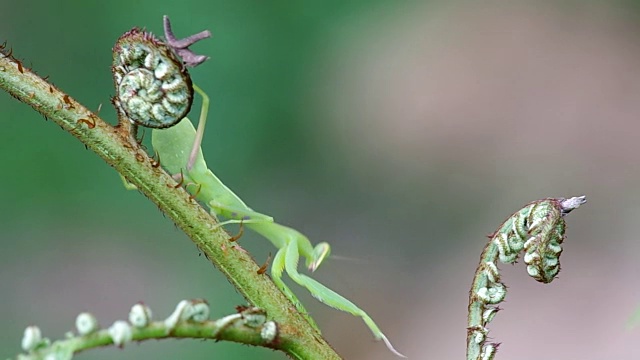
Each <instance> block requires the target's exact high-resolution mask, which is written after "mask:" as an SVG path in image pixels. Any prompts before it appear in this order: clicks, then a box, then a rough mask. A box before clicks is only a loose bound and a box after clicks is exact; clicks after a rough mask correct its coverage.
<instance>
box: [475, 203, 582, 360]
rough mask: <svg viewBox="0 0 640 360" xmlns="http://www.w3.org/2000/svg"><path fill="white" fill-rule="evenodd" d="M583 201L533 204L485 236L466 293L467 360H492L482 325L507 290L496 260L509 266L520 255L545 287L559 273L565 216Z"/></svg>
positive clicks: (491, 348)
mask: <svg viewBox="0 0 640 360" xmlns="http://www.w3.org/2000/svg"><path fill="white" fill-rule="evenodd" d="M586 201H587V200H586V197H585V196H578V197H572V198H569V199H565V198H556V199H554V198H547V199H542V200H538V201H534V202H532V203H530V204H528V205H527V206H525V207H523V208H522V209H520V210H519V211H518V212H516V213H514V214H513V215H511V216H510V217H509V218H508V219H507V220H505V221H504V222H503V223H502V225H501V226H500V227H499V228H498V230H497V231H496V232H495V233H493V234H492V235H490V236H489V238H490V240H489V243H488V244H487V246H486V247H485V248H484V251H483V252H482V256H481V257H480V264H479V265H478V269H477V270H476V274H475V277H474V278H473V284H472V286H471V291H470V292H469V317H468V323H467V360H492V359H493V358H494V357H495V354H496V351H497V349H498V344H495V343H490V344H487V343H486V339H487V335H488V332H489V331H488V329H487V325H488V324H489V323H490V322H491V320H493V318H494V317H495V315H496V314H497V313H498V310H499V308H498V306H497V305H498V304H500V303H501V302H502V301H503V300H504V298H505V296H506V295H507V287H506V286H505V285H504V284H503V283H502V282H501V281H500V273H499V271H498V267H497V261H498V259H499V260H500V261H502V262H503V263H505V264H512V263H514V262H515V261H516V260H517V259H518V256H519V254H520V251H522V250H524V251H525V254H524V262H525V264H526V265H527V273H529V275H530V276H531V277H533V278H534V279H536V280H537V281H539V282H542V283H545V284H546V283H550V282H551V281H553V279H555V277H556V275H558V273H559V272H560V254H561V253H562V247H561V244H562V242H563V241H564V232H565V222H564V216H565V215H566V214H568V213H569V212H571V211H572V210H574V209H577V208H578V207H579V206H580V205H582V204H584V203H585V202H586Z"/></svg>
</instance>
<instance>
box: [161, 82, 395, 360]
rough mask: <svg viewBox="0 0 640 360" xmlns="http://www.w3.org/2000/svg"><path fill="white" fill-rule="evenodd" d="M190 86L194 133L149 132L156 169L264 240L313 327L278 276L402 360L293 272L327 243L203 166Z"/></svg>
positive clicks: (315, 262)
mask: <svg viewBox="0 0 640 360" xmlns="http://www.w3.org/2000/svg"><path fill="white" fill-rule="evenodd" d="M193 87H194V90H195V91H196V92H197V93H198V94H200V95H201V96H202V98H203V101H202V109H201V113H200V119H199V123H198V130H197V131H196V129H195V128H194V126H193V124H192V123H191V121H190V120H189V119H188V118H184V119H183V120H182V121H180V122H179V123H178V124H176V125H174V126H172V127H170V128H167V129H153V132H152V140H151V142H152V145H153V149H154V151H156V152H157V154H158V156H159V158H160V159H161V164H162V166H163V167H164V168H165V169H166V170H167V171H168V172H169V173H171V174H174V177H176V176H177V179H179V180H180V181H181V183H182V184H184V185H185V187H186V188H187V190H188V191H189V192H190V193H191V194H193V196H194V197H195V198H196V199H197V200H199V201H201V202H202V203H204V204H205V205H206V206H208V207H209V209H210V211H211V213H212V214H214V215H216V216H222V217H224V218H225V219H227V221H225V222H222V223H220V225H224V224H227V223H240V224H241V225H243V226H246V227H248V228H250V229H252V230H254V231H255V232H257V233H259V234H260V235H262V236H263V237H265V238H267V239H268V240H269V241H271V243H272V244H273V245H274V246H275V247H276V248H278V251H277V253H276V255H275V257H274V259H273V263H272V265H271V275H272V279H273V281H274V283H275V284H276V285H277V286H278V287H279V288H280V289H281V290H282V292H283V293H284V294H285V295H286V296H287V297H288V298H289V299H290V300H291V301H292V302H293V303H294V304H295V306H296V308H297V309H298V310H299V311H300V312H301V313H302V314H303V315H304V316H305V317H306V318H307V319H308V321H309V322H310V323H311V324H312V325H313V326H314V327H315V328H316V329H317V325H316V324H315V322H314V321H313V319H312V318H311V317H310V316H309V315H308V313H307V311H306V310H305V309H304V307H303V306H302V304H301V303H300V301H299V300H298V298H297V297H296V296H295V294H294V293H293V292H292V291H291V289H289V287H288V286H287V285H286V284H285V283H284V281H283V280H282V274H283V272H286V273H287V275H289V277H290V278H291V279H292V280H293V281H295V282H296V283H298V284H299V285H301V286H303V287H305V288H306V289H307V290H308V291H309V292H310V293H311V295H312V296H313V297H315V298H316V299H318V300H319V301H321V302H323V303H325V304H326V305H328V306H331V307H333V308H335V309H338V310H341V311H344V312H347V313H350V314H352V315H354V316H358V317H361V318H362V319H363V320H364V322H365V324H366V325H367V326H368V327H369V329H370V330H371V332H372V333H373V335H374V336H375V338H376V339H377V340H383V341H384V343H385V345H386V346H387V348H388V349H389V350H390V351H391V352H393V353H394V354H395V355H397V356H400V357H405V356H404V355H402V354H401V353H399V352H398V351H397V350H396V349H395V348H394V347H393V346H392V345H391V342H390V341H389V340H388V339H387V337H386V336H385V335H384V333H382V331H381V330H380V328H379V327H378V326H377V325H376V323H375V322H374V321H373V319H372V318H371V317H370V316H369V315H368V314H367V313H366V312H364V311H363V310H362V309H360V308H359V307H358V306H356V305H355V304H354V303H352V302H351V301H349V300H348V299H346V298H345V297H343V296H341V295H340V294H338V293H336V292H335V291H333V290H331V289H329V288H327V287H326V286H324V285H322V284H321V283H320V282H318V281H316V280H314V279H313V278H311V277H309V276H307V275H304V274H301V273H299V272H298V261H299V259H300V257H301V256H302V257H304V259H305V260H306V265H307V268H308V269H309V270H310V271H312V272H313V271H315V270H316V269H317V268H318V267H319V266H320V264H321V263H322V262H323V261H324V260H325V259H326V258H327V257H328V256H329V253H330V246H329V244H328V243H326V242H322V243H320V244H318V245H316V246H315V247H313V246H312V245H311V242H310V241H309V239H308V238H307V237H306V236H304V235H303V234H301V233H300V232H298V231H296V230H294V229H292V228H290V227H287V226H283V225H280V224H278V223H276V222H274V220H273V218H272V217H270V216H268V215H264V214H261V213H258V212H256V211H254V210H252V209H251V208H250V207H248V206H247V205H246V204H245V203H244V202H243V201H242V200H241V199H240V198H239V197H238V196H237V195H236V194H234V193H233V192H232V191H231V190H230V189H229V188H228V187H227V186H226V185H224V184H223V183H222V181H220V179H219V178H218V177H217V176H216V175H215V174H214V173H213V172H212V171H211V170H210V169H209V168H208V167H207V163H206V162H205V160H204V156H203V155H202V149H201V146H200V145H201V142H202V137H203V134H204V128H205V125H206V119H207V112H208V109H209V97H208V96H207V95H206V93H204V91H202V90H201V89H200V88H199V87H197V86H195V85H194V86H193ZM180 177H181V178H180Z"/></svg>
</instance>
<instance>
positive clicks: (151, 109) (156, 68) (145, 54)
mask: <svg viewBox="0 0 640 360" xmlns="http://www.w3.org/2000/svg"><path fill="white" fill-rule="evenodd" d="M111 71H112V73H113V79H114V82H115V86H116V90H117V94H116V97H115V98H114V104H115V105H116V108H117V109H118V111H121V112H123V113H124V114H126V116H127V118H129V120H130V121H131V122H133V123H135V124H138V125H140V126H145V127H150V128H156V129H162V128H167V127H170V126H173V125H175V124H177V123H178V122H179V121H180V120H182V119H183V118H184V117H185V116H187V113H188V112H189V110H190V109H191V104H192V103H193V84H192V83H191V78H190V77H189V73H188V72H187V69H186V67H185V66H184V64H183V63H182V61H181V60H180V59H178V56H177V55H176V54H175V53H174V51H173V50H172V49H171V48H170V47H168V46H167V45H166V44H165V43H163V42H161V41H160V40H158V39H156V38H155V37H154V35H153V34H151V33H148V32H146V31H143V30H140V29H138V28H133V29H131V30H130V31H128V32H126V33H124V34H123V35H122V36H121V37H120V38H119V39H118V41H116V44H115V46H114V47H113V66H112V68H111Z"/></svg>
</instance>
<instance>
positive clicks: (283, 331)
mask: <svg viewBox="0 0 640 360" xmlns="http://www.w3.org/2000/svg"><path fill="white" fill-rule="evenodd" d="M0 50H4V51H2V52H0V88H2V89H4V90H5V91H7V92H8V93H9V94H10V95H11V96H13V97H14V98H16V99H18V100H19V101H21V102H24V103H25V104H27V105H29V106H31V107H32V108H33V109H34V110H36V111H37V112H39V113H40V114H42V115H43V116H44V117H45V118H47V119H50V120H52V121H53V122H55V123H56V124H58V125H59V126H60V127H61V128H62V129H64V130H65V131H67V132H69V133H70V134H71V135H73V136H74V137H76V138H77V139H78V140H80V141H81V142H82V143H83V144H84V145H85V146H86V148H87V149H90V150H92V151H93V152H95V153H96V154H97V155H98V156H100V157H101V158H102V159H103V160H104V161H105V162H107V164H109V165H110V166H112V167H113V168H114V169H115V170H116V171H118V172H119V173H120V174H121V175H122V176H123V177H124V178H125V179H126V180H127V181H128V182H129V183H131V184H133V185H135V186H136V187H137V188H138V189H139V191H140V192H142V193H143V194H144V195H145V196H147V197H148V198H149V199H150V200H151V201H153V202H154V203H155V204H156V205H157V206H158V208H159V209H160V210H161V211H162V212H163V213H164V214H166V216H168V217H169V218H171V220H173V221H174V223H175V224H176V225H177V226H178V227H179V228H180V229H182V230H183V231H184V232H185V233H186V234H187V235H188V236H189V238H191V240H192V241H193V242H194V243H195V244H196V246H197V247H198V248H199V249H200V250H201V251H202V252H203V253H204V254H205V256H206V257H207V258H208V259H209V260H210V261H211V263H212V264H213V265H215V266H216V267H217V268H218V269H219V270H220V271H222V273H223V274H224V275H225V276H226V277H227V278H228V279H229V281H230V282H231V284H232V285H233V286H234V287H236V289H238V291H239V292H240V293H241V294H242V295H243V296H244V297H245V298H246V299H247V301H248V302H249V303H250V304H252V305H254V306H257V307H260V308H262V309H264V310H265V311H266V312H267V314H268V315H269V317H270V318H272V319H273V320H275V321H276V322H278V324H279V325H280V329H279V330H280V342H279V343H278V344H277V345H275V348H277V349H278V350H282V351H284V352H285V353H287V354H288V355H289V356H291V357H292V358H295V359H340V357H339V355H338V354H337V353H336V352H335V351H334V350H333V349H332V348H331V346H330V345H329V344H328V343H327V342H326V341H325V340H324V339H323V338H322V336H321V335H320V334H319V333H318V332H317V331H316V330H315V329H314V328H313V327H311V326H310V324H309V323H308V322H307V321H306V320H305V319H304V317H303V316H302V315H301V314H300V313H298V312H297V311H296V308H295V306H294V305H293V304H292V303H291V302H290V301H289V300H288V299H287V298H286V297H285V296H284V295H283V294H282V292H280V290H279V289H278V288H277V287H276V286H275V285H274V283H273V282H272V281H271V279H270V278H269V277H267V276H265V275H263V274H258V273H257V270H258V269H259V266H258V265H257V264H256V263H255V262H254V261H253V259H252V258H251V257H250V256H249V255H248V254H246V253H244V252H242V251H235V250H232V251H229V250H228V249H227V248H228V246H227V244H228V241H229V238H230V236H229V235H228V234H227V233H226V232H225V231H224V230H223V229H222V228H221V227H219V226H217V223H216V220H215V219H214V218H213V217H212V216H211V215H210V214H209V213H208V212H207V210H205V209H203V208H202V207H201V206H200V205H199V204H198V203H197V202H196V201H195V200H194V199H193V198H192V197H191V196H190V195H189V194H188V193H187V192H186V191H185V190H184V189H183V188H182V187H180V186H179V184H178V183H177V182H176V181H175V180H174V179H173V178H172V177H171V176H169V175H168V174H167V173H166V172H165V171H164V170H162V168H161V167H160V166H159V163H158V162H157V161H155V160H154V159H152V158H150V157H149V156H148V155H147V153H146V152H145V151H143V150H142V149H141V148H140V146H139V144H137V143H136V142H135V140H134V139H132V138H131V136H130V134H131V132H132V129H130V128H129V127H130V125H129V124H128V123H127V122H124V123H123V122H121V124H123V125H121V126H116V127H114V126H112V125H110V124H108V123H106V122H105V121H104V120H102V119H100V118H99V117H98V116H97V115H96V114H94V113H92V112H91V111H90V110H88V109H87V108H86V107H84V106H83V105H81V104H80V103H78V102H77V101H75V100H74V99H73V98H72V97H71V96H69V95H68V94H65V93H64V92H62V91H61V90H60V89H58V88H57V87H55V86H54V85H53V84H51V83H49V82H47V81H46V80H44V79H42V78H41V77H39V76H38V75H37V74H35V73H34V72H32V71H31V70H30V69H27V68H26V67H24V66H23V65H22V63H21V62H20V61H19V60H17V59H16V58H15V57H13V56H12V55H11V51H9V52H7V51H6V50H5V49H4V46H2V48H1V49H0ZM71 221H73V220H71Z"/></svg>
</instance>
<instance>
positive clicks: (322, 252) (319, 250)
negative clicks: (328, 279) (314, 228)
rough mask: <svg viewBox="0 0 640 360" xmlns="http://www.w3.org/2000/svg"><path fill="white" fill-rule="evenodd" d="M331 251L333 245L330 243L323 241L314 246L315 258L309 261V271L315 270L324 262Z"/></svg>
mask: <svg viewBox="0 0 640 360" xmlns="http://www.w3.org/2000/svg"><path fill="white" fill-rule="evenodd" d="M330 253H331V246H330V245H329V243H326V242H321V243H319V244H318V245H316V247H315V248H313V260H312V261H308V262H307V267H308V268H309V271H311V272H313V271H316V269H317V268H318V267H319V266H320V264H322V262H323V261H324V259H325V258H327V257H328V256H329V254H330Z"/></svg>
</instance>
